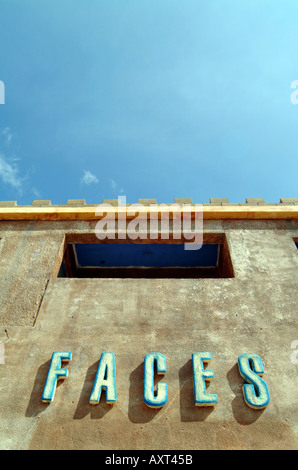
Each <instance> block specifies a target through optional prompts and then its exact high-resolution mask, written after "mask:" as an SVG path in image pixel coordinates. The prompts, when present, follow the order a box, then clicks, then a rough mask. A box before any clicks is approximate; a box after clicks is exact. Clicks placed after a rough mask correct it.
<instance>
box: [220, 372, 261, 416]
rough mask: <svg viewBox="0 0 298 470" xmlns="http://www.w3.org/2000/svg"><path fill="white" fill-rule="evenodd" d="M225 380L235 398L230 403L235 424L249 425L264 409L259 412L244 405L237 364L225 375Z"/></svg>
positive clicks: (241, 383)
mask: <svg viewBox="0 0 298 470" xmlns="http://www.w3.org/2000/svg"><path fill="white" fill-rule="evenodd" d="M227 379H228V382H229V385H230V388H231V390H232V392H233V393H234V394H235V398H234V400H233V401H232V411H233V415H234V418H235V420H236V421H237V423H239V424H242V425H249V424H252V423H254V422H255V421H257V419H259V418H260V416H261V415H262V413H263V412H264V411H265V408H263V409H261V410H253V409H252V408H249V406H247V405H246V403H245V401H244V397H243V391H242V387H243V379H242V377H241V376H240V374H239V370H238V364H235V365H234V366H233V367H232V368H231V369H230V370H229V372H228V373H227Z"/></svg>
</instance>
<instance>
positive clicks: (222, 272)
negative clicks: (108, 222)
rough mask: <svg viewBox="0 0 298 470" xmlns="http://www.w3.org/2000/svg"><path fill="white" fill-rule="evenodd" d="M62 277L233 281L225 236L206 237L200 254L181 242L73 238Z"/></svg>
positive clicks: (68, 240)
mask: <svg viewBox="0 0 298 470" xmlns="http://www.w3.org/2000/svg"><path fill="white" fill-rule="evenodd" d="M58 277H69V278H232V277H234V271H233V266H232V262H231V258H230V253H229V249H228V244H227V241H226V237H225V235H224V234H208V235H207V236H204V240H203V245H202V247H201V248H200V249H198V250H186V249H185V246H184V241H183V242H182V241H181V240H178V241H177V240H166V241H165V240H156V241H152V240H149V239H148V240H145V241H144V240H142V241H141V242H140V241H138V242H133V241H131V240H121V241H120V240H119V241H118V240H104V241H99V240H97V239H95V238H92V237H90V235H85V236H84V235H76V234H74V235H69V236H67V237H66V240H65V247H64V256H63V260H62V263H61V266H60V270H59V273H58Z"/></svg>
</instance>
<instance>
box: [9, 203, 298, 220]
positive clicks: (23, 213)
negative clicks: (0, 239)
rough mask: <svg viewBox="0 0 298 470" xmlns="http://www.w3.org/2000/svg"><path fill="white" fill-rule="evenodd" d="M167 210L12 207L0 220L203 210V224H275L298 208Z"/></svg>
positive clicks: (292, 215) (195, 210)
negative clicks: (224, 221)
mask: <svg viewBox="0 0 298 470" xmlns="http://www.w3.org/2000/svg"><path fill="white" fill-rule="evenodd" d="M168 207H170V209H168V208H167V207H159V205H157V206H156V207H154V206H152V207H150V206H144V207H139V208H138V209H137V212H136V210H135V209H134V208H133V207H132V208H130V206H129V205H127V206H125V207H121V206H120V207H113V208H108V207H107V208H105V209H104V212H102V213H101V214H96V211H97V210H98V208H100V206H95V205H94V206H92V207H90V206H82V207H72V206H71V205H69V206H63V207H62V206H44V207H38V206H12V207H0V220H2V221H3V220H7V221H8V220H20V221H21V220H100V219H101V218H102V217H104V216H109V214H110V215H111V216H113V217H115V219H117V218H118V215H119V216H122V217H124V216H125V218H126V219H127V220H130V219H134V218H135V217H136V216H137V215H138V216H142V215H143V216H144V217H148V218H149V217H150V214H156V213H158V214H159V215H160V216H161V215H162V214H165V213H169V217H170V219H172V218H174V217H175V213H176V214H177V215H178V214H181V213H183V214H186V213H189V214H190V216H191V218H192V219H194V218H195V217H196V214H198V213H199V212H201V210H202V209H203V218H204V220H231V219H248V220H255V219H258V220H272V219H274V220H278V219H298V206H297V205H285V204H277V205H269V204H268V205H261V206H256V205H252V206H249V205H246V204H245V205H241V206H234V205H232V206H230V205H228V204H227V205H222V206H216V205H210V206H206V205H204V206H203V205H200V204H198V205H195V204H193V205H189V207H180V208H177V207H176V208H175V207H171V204H168Z"/></svg>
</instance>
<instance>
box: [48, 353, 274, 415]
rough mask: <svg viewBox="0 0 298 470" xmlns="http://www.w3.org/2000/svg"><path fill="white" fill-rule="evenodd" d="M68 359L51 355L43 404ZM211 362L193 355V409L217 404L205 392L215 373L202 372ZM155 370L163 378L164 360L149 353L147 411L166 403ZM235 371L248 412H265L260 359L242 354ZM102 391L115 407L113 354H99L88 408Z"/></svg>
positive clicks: (267, 397) (62, 375)
mask: <svg viewBox="0 0 298 470" xmlns="http://www.w3.org/2000/svg"><path fill="white" fill-rule="evenodd" d="M71 359H72V353H71V352H63V351H55V352H53V354H52V359H51V363H50V366H49V370H48V375H47V378H46V383H45V386H44V390H43V393H42V397H41V399H42V401H43V402H44V403H52V402H53V400H54V395H55V390H56V385H57V381H58V380H61V379H65V378H67V377H68V370H67V369H65V368H62V367H61V365H62V362H69V361H71ZM211 359H212V356H211V353H210V352H196V353H193V354H192V371H193V384H194V405H195V406H215V405H216V404H217V403H218V397H217V395H215V394H209V393H207V392H206V381H210V380H213V379H214V371H213V370H210V369H205V367H204V364H208V363H209V362H210V361H211ZM155 367H156V371H157V374H162V375H165V374H166V372H167V366H166V358H165V356H164V355H163V354H161V353H158V352H152V353H149V354H147V355H146V356H145V359H144V392H143V400H144V403H145V404H146V405H147V406H148V407H150V408H161V407H163V406H164V405H165V404H166V403H167V399H168V389H167V384H166V383H165V382H160V383H158V384H157V386H156V390H155V391H154V368H155ZM238 369H239V373H240V375H241V377H242V378H243V380H244V385H243V395H244V400H245V403H246V404H247V405H248V406H249V407H250V408H253V409H256V410H259V409H262V408H265V407H266V406H267V405H268V404H269V401H270V395H269V390H268V386H267V384H266V383H265V382H264V380H263V379H262V375H263V374H264V367H263V363H262V359H261V358H260V356H258V355H257V354H253V353H245V354H242V355H241V356H240V357H239V358H238ZM102 390H105V393H106V397H105V398H106V403H109V404H114V403H116V402H117V385H116V365H115V354H114V353H112V352H103V353H102V354H101V357H100V361H99V365H98V369H97V372H96V376H95V380H94V384H93V387H92V391H91V394H90V397H89V403H90V404H91V405H97V404H98V403H99V401H100V397H101V392H102Z"/></svg>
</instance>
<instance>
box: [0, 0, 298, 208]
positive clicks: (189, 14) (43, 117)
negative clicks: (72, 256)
mask: <svg viewBox="0 0 298 470" xmlns="http://www.w3.org/2000/svg"><path fill="white" fill-rule="evenodd" d="M297 18H298V2H297V0H292V1H290V0H283V1H280V0H250V1H249V2H245V1H244V0H243V1H242V0H241V1H240V0H210V1H206V0H196V1H195V0H126V1H124V0H88V1H83V0H51V1H46V0H0V80H1V81H2V82H3V83H4V85H5V104H1V105H0V200H17V201H18V204H31V203H32V201H33V200H34V199H50V200H51V201H52V203H53V204H65V203H66V201H67V200H68V199H86V202H87V203H90V204H97V203H101V202H102V199H104V198H117V197H118V195H125V196H126V197H127V202H129V203H133V202H137V201H138V199H139V198H156V199H157V202H168V203H170V202H173V201H174V198H175V197H186V198H192V199H193V201H194V202H197V203H201V202H209V198H210V197H228V198H229V200H230V202H245V198H247V197H263V198H264V199H265V200H266V202H279V199H280V197H297V193H298V192H297V187H298V185H297V180H298V178H297V174H298V171H297V170H298V164H297V161H298V158H297V156H298V155H297V148H298V105H295V104H293V103H292V102H291V99H290V98H291V94H292V93H293V89H291V83H292V82H293V81H295V80H298V20H297Z"/></svg>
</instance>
